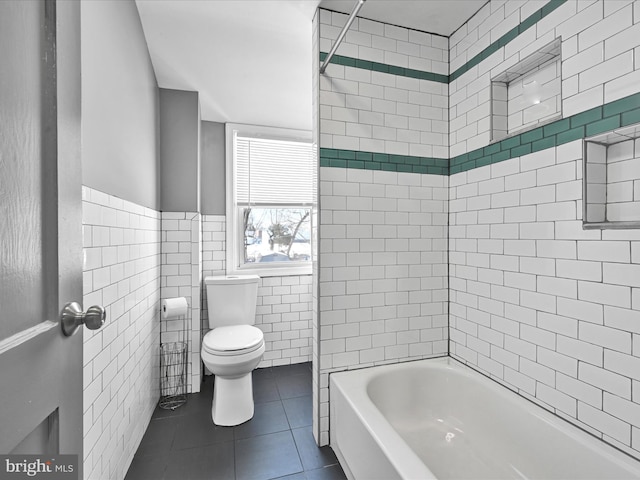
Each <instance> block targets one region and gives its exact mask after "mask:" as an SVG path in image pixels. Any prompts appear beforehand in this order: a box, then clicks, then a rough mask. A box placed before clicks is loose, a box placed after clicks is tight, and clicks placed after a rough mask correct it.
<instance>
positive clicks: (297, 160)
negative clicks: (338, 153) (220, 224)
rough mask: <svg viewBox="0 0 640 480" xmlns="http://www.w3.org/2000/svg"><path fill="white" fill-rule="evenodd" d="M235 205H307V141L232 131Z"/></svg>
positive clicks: (310, 191) (310, 183) (309, 181)
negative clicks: (253, 135)
mask: <svg viewBox="0 0 640 480" xmlns="http://www.w3.org/2000/svg"><path fill="white" fill-rule="evenodd" d="M234 155H235V162H234V163H235V174H236V178H235V182H236V202H237V204H238V205H256V206H259V205H311V204H312V203H313V183H314V182H313V175H314V171H315V169H314V159H313V152H312V148H311V144H310V143H306V142H298V141H290V140H274V139H265V138H255V137H246V136H242V135H240V134H238V132H235V133H234Z"/></svg>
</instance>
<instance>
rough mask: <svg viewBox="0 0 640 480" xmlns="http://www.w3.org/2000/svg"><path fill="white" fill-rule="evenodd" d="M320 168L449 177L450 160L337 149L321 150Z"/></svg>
mask: <svg viewBox="0 0 640 480" xmlns="http://www.w3.org/2000/svg"><path fill="white" fill-rule="evenodd" d="M320 166H321V167H340V168H357V169H361V170H383V171H387V172H407V173H427V174H432V175H448V173H449V172H448V170H449V159H447V158H431V157H418V156H412V155H393V154H388V153H375V152H362V151H357V150H341V149H337V148H321V149H320Z"/></svg>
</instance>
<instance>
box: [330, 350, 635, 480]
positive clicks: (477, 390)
mask: <svg viewBox="0 0 640 480" xmlns="http://www.w3.org/2000/svg"><path fill="white" fill-rule="evenodd" d="M330 400H331V411H330V430H331V431H330V439H331V446H332V448H333V449H334V451H335V452H336V455H337V456H338V459H339V460H340V464H341V465H342V467H343V469H344V470H345V473H346V474H347V476H348V477H349V478H351V479H357V480H373V479H381V480H390V479H395V478H402V479H441V480H444V479H473V480H477V479H523V478H530V479H545V480H551V479H563V480H564V479H580V480H583V479H616V480H621V479H640V462H638V461H637V460H635V459H633V458H631V457H629V456H628V455H626V454H624V453H622V452H620V451H618V450H616V449H615V448H613V447H611V446H609V445H607V444H605V443H604V442H602V441H600V440H598V439H597V438H595V437H592V436H591V435H589V434H587V433H585V432H584V431H582V430H580V429H578V428H577V427H574V426H573V425H571V424H569V423H568V422H566V421H564V420H562V419H560V418H558V417H556V416H554V415H552V414H551V413H549V412H547V411H546V410H544V409H543V408H541V407H539V406H537V405H535V404H533V403H532V402H529V401H528V400H525V399H524V398H522V397H520V396H518V395H517V394H515V393H514V392H511V391H510V390H508V389H507V388H505V387H503V386H501V385H499V384H497V383H496V382H494V381H492V380H490V379H488V378H486V377H484V376H482V375H480V374H479V373H477V372H474V371H473V370H471V369H469V368H467V367H465V366H464V365H462V364H460V363H458V362H456V361H455V360H453V359H450V358H436V359H431V360H421V361H416V362H409V363H401V364H395V365H386V366H381V367H374V368H365V369H361V370H353V371H348V372H340V373H334V374H331V376H330Z"/></svg>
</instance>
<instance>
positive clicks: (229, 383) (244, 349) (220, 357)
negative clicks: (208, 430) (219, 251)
mask: <svg viewBox="0 0 640 480" xmlns="http://www.w3.org/2000/svg"><path fill="white" fill-rule="evenodd" d="M259 279H260V277H258V276H257V275H230V276H220V277H206V278H205V279H204V283H205V285H206V286H207V307H208V311H209V328H211V331H209V332H208V333H207V334H206V335H205V336H204V339H203V340H202V352H201V356H202V361H203V362H204V364H205V366H206V367H207V368H208V369H209V371H211V373H213V374H214V375H215V376H216V378H215V382H214V386H213V404H212V405H211V416H212V418H213V423H215V424H216V425H224V426H233V425H239V424H241V423H243V422H246V421H247V420H250V419H251V417H253V384H252V378H251V372H252V371H253V369H254V368H256V367H257V366H258V364H259V363H260V360H262V355H263V354H264V336H263V334H262V330H260V329H259V328H257V327H254V326H253V325H254V324H255V319H256V301H257V298H258V280H259Z"/></svg>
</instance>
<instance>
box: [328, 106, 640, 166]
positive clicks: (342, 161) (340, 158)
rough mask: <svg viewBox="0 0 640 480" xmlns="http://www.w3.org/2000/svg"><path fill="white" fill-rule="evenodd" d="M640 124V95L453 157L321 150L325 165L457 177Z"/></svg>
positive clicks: (331, 149)
mask: <svg viewBox="0 0 640 480" xmlns="http://www.w3.org/2000/svg"><path fill="white" fill-rule="evenodd" d="M635 123H640V93H636V94H633V95H629V96H627V97H623V98H620V99H618V100H614V101H612V102H609V103H606V104H604V105H601V106H598V107H594V108H591V109H589V110H585V111H584V112H580V113H576V114H574V115H571V116H570V117H566V118H562V119H559V120H556V121H554V122H551V123H548V124H546V125H543V126H539V127H536V128H533V129H531V130H527V131H525V132H523V133H520V134H516V135H513V136H511V137H508V138H505V139H503V140H500V141H498V142H495V143H491V144H489V145H487V146H485V147H480V148H477V149H475V150H471V151H469V152H467V153H464V154H461V155H457V156H455V157H450V158H435V157H418V156H412V155H396V154H387V153H376V152H364V151H358V150H343V149H337V148H320V152H319V160H320V161H319V163H320V166H321V167H339V168H353V169H362V170H382V171H389V172H399V173H400V172H406V173H420V174H432V175H453V174H455V173H460V172H465V171H468V170H472V169H474V168H478V167H483V166H486V165H491V164H494V163H498V162H502V161H505V160H509V159H511V158H516V157H520V156H522V155H526V154H529V153H534V152H537V151H540V150H546V149H548V148H553V147H557V146H559V145H563V144H565V143H569V142H572V141H575V140H581V139H584V138H587V137H590V136H593V135H597V134H600V133H605V132H607V131H610V130H614V129H617V128H621V127H626V126H629V125H632V124H635Z"/></svg>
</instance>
